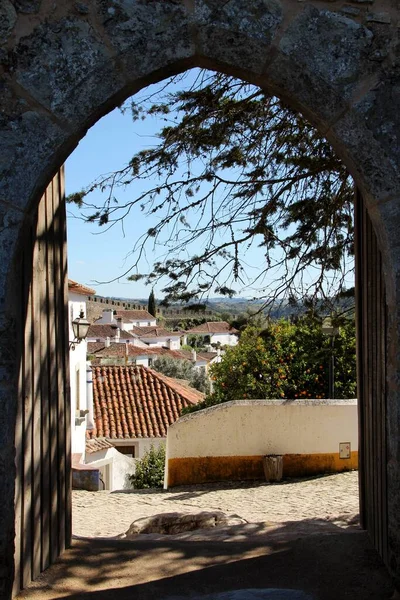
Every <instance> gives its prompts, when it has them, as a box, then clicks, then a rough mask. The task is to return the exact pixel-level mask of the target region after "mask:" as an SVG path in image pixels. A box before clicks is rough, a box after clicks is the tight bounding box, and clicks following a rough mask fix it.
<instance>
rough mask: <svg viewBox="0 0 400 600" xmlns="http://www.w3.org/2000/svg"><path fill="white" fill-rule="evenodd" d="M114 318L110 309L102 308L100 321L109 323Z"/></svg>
mask: <svg viewBox="0 0 400 600" xmlns="http://www.w3.org/2000/svg"><path fill="white" fill-rule="evenodd" d="M113 320H114V313H113V311H112V310H111V309H106V310H103V318H102V321H103V323H105V324H106V325H110V324H111V323H112V322H113Z"/></svg>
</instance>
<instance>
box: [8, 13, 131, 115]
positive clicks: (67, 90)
mask: <svg viewBox="0 0 400 600" xmlns="http://www.w3.org/2000/svg"><path fill="white" fill-rule="evenodd" d="M12 61H13V68H14V71H15V73H16V79H17V81H18V83H19V84H20V85H22V86H23V87H24V88H25V89H26V90H27V91H28V92H29V93H30V94H31V95H32V96H33V97H34V98H35V99H36V100H37V101H38V102H40V103H41V104H42V105H43V106H45V107H46V108H48V110H49V111H51V112H52V113H54V114H55V115H57V117H58V118H60V119H62V120H68V121H71V122H77V121H78V122H82V121H83V122H85V120H86V119H87V118H88V116H89V115H90V114H91V112H95V113H96V118H98V117H99V110H101V106H102V104H103V103H104V102H106V101H107V100H109V98H110V97H112V96H113V95H114V94H117V93H118V92H120V90H121V88H122V87H123V86H124V85H125V80H124V78H123V77H122V76H121V75H120V73H119V70H118V67H117V65H116V64H115V61H114V59H113V58H112V57H111V56H110V52H109V50H108V48H107V47H106V45H105V44H104V41H103V40H102V39H101V38H100V37H99V35H97V34H96V32H95V31H94V29H93V27H92V26H91V24H90V23H88V22H86V21H82V20H81V19H72V18H66V19H62V20H60V21H58V22H55V23H54V22H53V23H46V24H43V25H41V26H40V27H38V28H36V29H35V30H34V32H33V33H32V34H31V35H30V36H28V37H25V38H23V39H22V40H21V42H20V43H19V45H18V46H17V48H16V50H15V52H14V53H13V55H12ZM100 82H101V85H100Z"/></svg>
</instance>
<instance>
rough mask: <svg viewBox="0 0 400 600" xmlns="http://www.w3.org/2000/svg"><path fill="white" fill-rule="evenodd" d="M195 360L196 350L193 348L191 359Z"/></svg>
mask: <svg viewBox="0 0 400 600" xmlns="http://www.w3.org/2000/svg"><path fill="white" fill-rule="evenodd" d="M196 360H197V352H196V350H194V349H193V350H192V361H193V362H196Z"/></svg>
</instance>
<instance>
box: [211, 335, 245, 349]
mask: <svg viewBox="0 0 400 600" xmlns="http://www.w3.org/2000/svg"><path fill="white" fill-rule="evenodd" d="M238 339H239V338H238V337H237V335H233V334H229V333H213V334H212V336H211V337H210V343H211V344H218V343H220V344H221V346H236V345H237V343H238Z"/></svg>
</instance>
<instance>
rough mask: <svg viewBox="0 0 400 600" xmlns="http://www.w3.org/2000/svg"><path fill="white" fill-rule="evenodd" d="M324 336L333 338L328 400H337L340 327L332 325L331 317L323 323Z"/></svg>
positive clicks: (326, 318)
mask: <svg viewBox="0 0 400 600" xmlns="http://www.w3.org/2000/svg"><path fill="white" fill-rule="evenodd" d="M322 333H323V335H326V336H329V337H330V338H331V355H330V357H329V373H328V398H330V399H331V400H333V399H334V398H335V337H336V336H337V335H338V333H339V327H334V326H333V325H332V319H331V317H325V319H324V320H323V321H322Z"/></svg>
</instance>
